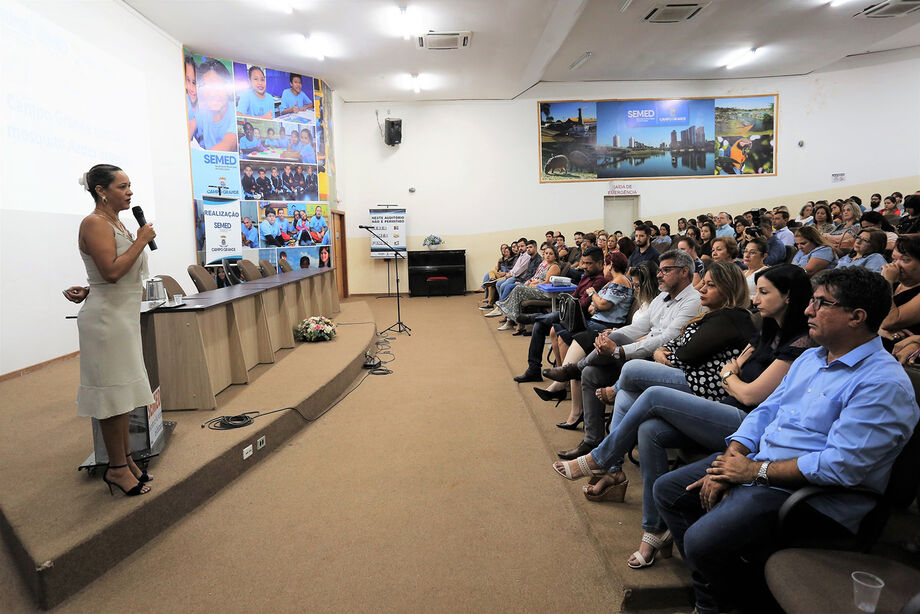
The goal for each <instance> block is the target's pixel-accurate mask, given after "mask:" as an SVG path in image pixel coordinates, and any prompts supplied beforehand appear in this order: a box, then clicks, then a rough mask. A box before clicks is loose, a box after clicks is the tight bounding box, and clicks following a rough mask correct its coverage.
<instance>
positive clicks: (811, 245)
mask: <svg viewBox="0 0 920 614" xmlns="http://www.w3.org/2000/svg"><path fill="white" fill-rule="evenodd" d="M795 246H796V247H797V248H798V250H799V251H797V252H796V254H795V256H793V257H792V264H794V265H796V266H800V267H802V268H803V269H805V272H806V273H807V274H808V276H809V277H811V276H812V275H814V274H815V273H817V272H818V271H823V270H824V269H832V268H834V267H835V266H837V254H835V253H834V250H833V249H832V248H831V246H830V245H828V243H827V241H826V240H825V239H824V237H822V236H821V234H820V233H818V229H817V228H815V227H814V226H803V227H801V228H797V229H796V231H795Z"/></svg>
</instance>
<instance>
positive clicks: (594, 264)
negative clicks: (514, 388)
mask: <svg viewBox="0 0 920 614" xmlns="http://www.w3.org/2000/svg"><path fill="white" fill-rule="evenodd" d="M581 268H582V270H583V271H584V275H582V278H581V281H579V282H578V286H577V287H576V289H575V291H574V292H573V293H572V296H573V297H574V298H575V299H577V300H578V302H579V304H580V305H581V308H582V310H584V311H585V312H587V309H588V305H589V304H590V303H591V297H590V296H589V295H588V288H593V289H594V290H595V291H597V290H599V289H601V288H602V287H603V286H604V284H606V283H607V280H606V278H605V277H604V252H602V251H601V250H600V248H599V247H596V246H591V247H589V248H586V249H585V252H584V256H582V259H581ZM559 321H560V315H559V312H558V311H553V312H552V313H548V314H543V315H539V316H536V317H533V316H530V315H528V314H522V315H520V316H518V322H519V323H521V324H529V323H531V322H533V324H534V327H533V331H532V332H531V337H530V348H529V350H528V352H527V370H526V371H525V372H524V373H523V374H522V375H518V376H516V377H515V378H514V381H516V382H518V383H523V382H542V381H543V378H542V377H541V376H540V365H542V364H543V347H544V345H545V344H546V336H547V335H548V334H549V329H550V328H551V327H552V325H553V324H555V323H556V322H559Z"/></svg>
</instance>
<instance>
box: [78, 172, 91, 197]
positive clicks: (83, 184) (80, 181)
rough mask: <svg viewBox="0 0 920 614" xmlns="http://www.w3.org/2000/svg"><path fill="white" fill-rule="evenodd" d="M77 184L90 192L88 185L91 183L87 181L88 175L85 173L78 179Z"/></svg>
mask: <svg viewBox="0 0 920 614" xmlns="http://www.w3.org/2000/svg"><path fill="white" fill-rule="evenodd" d="M77 183H79V184H80V185H82V186H83V189H84V190H86V191H87V192H89V186H88V185H87V184H88V183H89V182H88V181H87V180H86V173H83V174H82V175H80V178H79V179H77Z"/></svg>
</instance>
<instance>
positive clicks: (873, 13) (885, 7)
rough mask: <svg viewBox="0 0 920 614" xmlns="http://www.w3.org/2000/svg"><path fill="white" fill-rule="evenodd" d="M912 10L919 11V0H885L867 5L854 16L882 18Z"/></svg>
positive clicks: (905, 13) (911, 11)
mask: <svg viewBox="0 0 920 614" xmlns="http://www.w3.org/2000/svg"><path fill="white" fill-rule="evenodd" d="M914 11H920V0H885V1H884V2H877V3H875V4H872V5H870V6H867V7H866V8H864V9H863V10H861V11H860V12H858V13H856V14H855V15H854V17H870V18H872V19H882V18H885V17H900V16H901V15H907V14H908V13H913V12H914Z"/></svg>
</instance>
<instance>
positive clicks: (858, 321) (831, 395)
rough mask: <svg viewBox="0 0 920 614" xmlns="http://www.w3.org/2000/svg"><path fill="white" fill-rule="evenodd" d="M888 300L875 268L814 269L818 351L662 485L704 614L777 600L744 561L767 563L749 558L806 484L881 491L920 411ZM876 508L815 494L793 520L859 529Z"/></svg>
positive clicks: (767, 545) (666, 511)
mask: <svg viewBox="0 0 920 614" xmlns="http://www.w3.org/2000/svg"><path fill="white" fill-rule="evenodd" d="M890 303H891V298H890V292H889V291H888V288H887V287H886V284H885V283H884V281H883V280H882V279H880V278H879V276H878V275H876V274H874V273H872V272H870V271H866V270H865V269H861V268H858V267H848V268H845V269H839V270H829V271H824V272H822V273H820V274H818V275H817V276H816V278H815V291H814V297H813V298H812V301H811V303H810V304H809V306H808V308H807V309H806V315H807V316H808V320H809V328H810V335H811V337H812V339H814V340H815V341H816V342H817V343H819V344H820V345H821V347H819V348H814V349H810V350H807V351H806V352H805V353H803V354H802V356H800V357H799V358H798V359H797V360H796V361H795V362H794V363H793V365H792V367H791V368H790V370H789V373H788V374H787V375H786V377H785V378H784V379H783V381H782V383H781V384H780V385H779V387H778V388H777V389H776V391H775V392H773V393H772V394H771V395H770V396H769V397H768V398H767V399H766V400H765V401H764V402H763V403H761V404H760V405H759V406H758V407H757V408H756V409H754V410H753V411H752V412H751V413H750V414H748V415H747V417H746V418H745V419H744V421H743V422H742V423H741V425H740V427H739V428H738V430H737V431H736V432H735V433H734V434H732V435H731V436H729V437H728V438H727V439H726V443H727V444H728V448H727V449H726V450H725V452H724V453H722V454H714V455H713V456H711V457H709V458H707V459H704V460H702V461H699V462H696V463H692V464H690V465H687V466H685V467H682V468H680V469H677V470H675V471H672V472H671V473H668V474H666V475H664V476H662V477H661V478H660V479H659V480H658V481H657V482H656V483H655V485H654V487H653V488H654V499H655V502H656V503H657V505H658V509H659V511H660V513H661V516H662V517H663V518H664V520H665V523H666V524H667V526H668V528H669V529H670V532H671V534H672V536H673V539H674V543H676V544H677V547H678V549H679V550H680V552H681V555H682V557H683V559H684V561H685V562H686V564H687V565H688V567H689V568H690V570H691V572H692V578H693V587H694V591H695V595H696V608H697V611H699V612H701V613H709V612H726V611H729V610H731V609H733V608H740V609H743V610H751V609H758V608H761V607H762V606H763V604H765V603H768V602H769V599H770V597H769V592H768V591H767V590H766V586H765V583H764V580H763V576H762V574H760V573H753V574H752V573H751V572H750V566H749V565H743V564H742V563H741V559H740V557H741V556H742V554H744V556H745V560H746V561H747V562H748V563H749V564H752V563H762V560H760V561H758V560H755V559H753V557H752V553H758V554H760V555H764V556H765V555H766V553H769V552H771V551H773V550H776V549H777V548H779V547H781V545H782V541H781V540H779V539H777V535H776V512H777V511H778V510H779V508H780V506H781V505H782V504H783V502H785V500H786V499H787V498H788V497H789V495H790V492H791V490H794V489H796V488H798V487H801V486H805V485H808V484H818V485H834V486H845V487H850V486H861V487H865V488H868V489H870V490H873V491H876V492H881V491H882V490H884V488H885V485H886V483H887V481H888V477H889V474H890V471H891V466H892V463H893V462H894V459H895V458H896V457H897V455H898V453H899V452H900V451H901V449H902V448H903V446H904V444H905V443H906V442H907V440H908V438H909V437H910V435H911V432H912V430H913V428H914V425H915V424H916V423H917V419H918V414H920V412H918V409H917V405H916V400H915V399H914V394H913V390H912V387H911V384H910V381H909V379H908V378H907V375H906V374H905V373H904V372H903V370H901V369H900V368H899V367H898V365H897V361H896V360H895V359H894V358H893V357H892V356H891V355H890V354H888V353H887V352H886V351H885V350H884V348H883V347H882V343H881V340H880V339H879V338H878V335H877V331H878V327H879V324H880V323H881V321H882V319H883V318H884V316H885V314H886V313H887V312H888V309H889V305H890ZM879 373H886V374H887V375H886V377H879V376H878V374H879ZM866 416H871V417H872V419H871V420H867V419H865V417H866ZM871 506H872V502H871V501H870V500H869V499H868V498H866V497H861V496H857V495H849V496H848V495H827V496H823V497H819V498H815V499H813V500H812V502H811V503H810V505H809V506H808V508H806V512H805V513H804V514H803V517H802V518H800V519H799V522H798V523H797V527H798V528H799V532H800V533H802V534H803V535H809V536H812V537H813V536H815V535H822V534H835V535H840V534H844V533H853V532H855V531H856V530H857V529H858V526H859V522H860V520H861V519H862V517H863V516H864V515H865V514H866V512H867V511H868V510H869V509H870V508H871Z"/></svg>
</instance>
